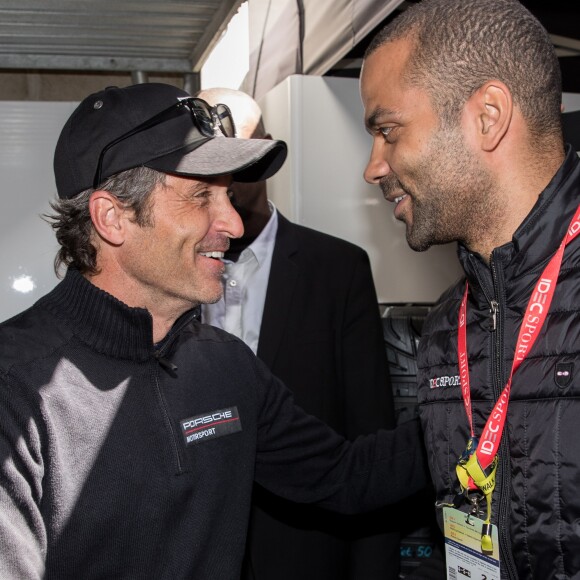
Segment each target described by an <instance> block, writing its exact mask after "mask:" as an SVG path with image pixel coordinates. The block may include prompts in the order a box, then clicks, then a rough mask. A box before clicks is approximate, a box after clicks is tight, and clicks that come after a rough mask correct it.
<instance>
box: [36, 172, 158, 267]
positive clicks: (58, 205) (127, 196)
mask: <svg viewBox="0 0 580 580" xmlns="http://www.w3.org/2000/svg"><path fill="white" fill-rule="evenodd" d="M158 184H161V185H164V184H165V174H164V173H160V172H158V171H155V170H154V169H149V168H148V167H137V168H135V169H129V170H127V171H122V172H120V173H117V174H116V175H113V176H111V177H109V178H108V179H107V180H106V181H105V182H104V183H103V184H102V185H101V186H100V187H99V189H103V190H106V191H108V192H109V193H111V194H112V195H114V196H115V197H116V198H117V199H118V200H119V201H120V202H122V203H123V205H124V206H125V207H126V208H127V209H130V210H132V211H133V220H134V221H135V223H137V224H138V225H139V226H141V227H148V226H152V225H153V220H152V212H151V210H152V204H151V203H150V197H151V193H152V192H153V190H154V189H155V187H156V186H157V185H158ZM93 191H95V190H94V189H92V188H91V189H86V190H85V191H83V192H81V193H79V194H78V195H76V196H75V197H73V198H70V199H57V200H55V201H53V202H51V204H50V206H51V208H52V209H53V211H54V214H50V215H45V216H44V217H45V219H46V220H47V221H48V222H49V223H50V225H51V226H52V228H53V229H54V231H55V233H56V239H57V240H58V243H59V244H60V249H59V251H58V253H57V254H56V257H55V259H54V270H55V272H56V274H57V275H59V272H60V268H61V267H62V266H64V267H69V266H70V267H73V268H75V269H77V270H79V271H80V272H81V273H83V274H85V273H90V274H96V273H97V272H98V269H97V248H96V247H95V245H94V243H93V237H94V235H95V229H94V226H93V222H92V220H91V214H90V212H89V198H90V197H91V194H92V193H93Z"/></svg>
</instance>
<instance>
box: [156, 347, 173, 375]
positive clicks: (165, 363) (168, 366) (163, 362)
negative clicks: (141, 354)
mask: <svg viewBox="0 0 580 580" xmlns="http://www.w3.org/2000/svg"><path fill="white" fill-rule="evenodd" d="M153 356H154V357H155V358H156V359H157V362H158V363H159V366H161V367H163V368H164V369H165V370H166V371H167V372H169V373H170V374H172V375H174V374H175V372H176V371H177V366H176V365H174V364H173V363H172V362H171V361H170V360H168V359H166V358H165V357H164V356H163V355H161V354H159V353H158V352H156V353H155V354H154V355H153Z"/></svg>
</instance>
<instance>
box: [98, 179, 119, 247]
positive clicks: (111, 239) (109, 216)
mask: <svg viewBox="0 0 580 580" xmlns="http://www.w3.org/2000/svg"><path fill="white" fill-rule="evenodd" d="M89 211H90V212H91V219H92V221H93V225H94V228H95V230H96V231H97V233H98V234H99V236H100V237H101V238H102V239H103V240H105V241H106V242H108V243H109V244H112V245H114V246H120V245H121V244H122V243H123V241H124V240H125V233H126V232H125V220H126V210H125V209H124V207H123V206H122V205H121V203H120V202H119V200H118V199H117V198H116V197H115V196H114V195H111V194H110V193H109V192H108V191H104V190H97V191H94V192H93V193H92V194H91V197H90V198H89Z"/></svg>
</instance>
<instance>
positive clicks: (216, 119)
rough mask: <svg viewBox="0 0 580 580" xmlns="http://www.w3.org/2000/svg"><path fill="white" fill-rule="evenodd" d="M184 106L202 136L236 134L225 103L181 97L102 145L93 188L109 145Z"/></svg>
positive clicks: (150, 126) (109, 147)
mask: <svg viewBox="0 0 580 580" xmlns="http://www.w3.org/2000/svg"><path fill="white" fill-rule="evenodd" d="M184 108H187V109H189V112H190V113H191V118H192V121H193V123H194V124H195V126H196V127H197V128H198V129H199V132H200V133H201V134H202V135H203V136H204V137H215V136H217V135H218V133H219V132H221V133H223V135H224V137H235V136H236V126H235V125H234V119H233V117H232V112H231V111H230V108H229V107H228V106H227V105H224V104H221V103H220V104H218V105H216V106H215V107H212V106H211V105H210V104H209V103H207V102H206V101H204V100H203V99H198V98H197V97H188V98H186V99H181V100H179V101H178V102H177V103H175V104H174V105H171V107H168V108H167V109H164V110H163V111H161V112H160V113H157V114H156V115H154V116H153V117H151V118H150V119H147V121H145V122H144V123H141V124H140V125H137V126H136V127H134V128H133V129H131V130H130V131H127V133H124V134H123V135H121V136H120V137H117V138H116V139H114V140H113V141H111V142H110V143H107V145H105V146H104V147H103V149H102V150H101V154H100V155H99V162H98V163H97V170H96V171H95V177H94V179H93V189H97V188H98V187H99V185H100V183H101V175H102V171H103V160H104V158H105V153H107V151H108V150H109V149H111V147H114V146H115V145H117V144H118V143H120V142H121V141H124V140H125V139H128V138H129V137H133V135H137V133H141V132H143V131H146V130H147V129H151V128H152V127H155V126H156V125H159V124H160V123H164V122H165V121H169V120H170V119H172V118H173V117H176V116H178V115H179V114H181V111H182V110H183V109H184Z"/></svg>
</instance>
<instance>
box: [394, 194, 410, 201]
mask: <svg viewBox="0 0 580 580" xmlns="http://www.w3.org/2000/svg"><path fill="white" fill-rule="evenodd" d="M406 197H407V194H406V193H405V194H404V195H400V196H399V197H395V203H399V202H400V201H403V200H404V199H405V198H406Z"/></svg>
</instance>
